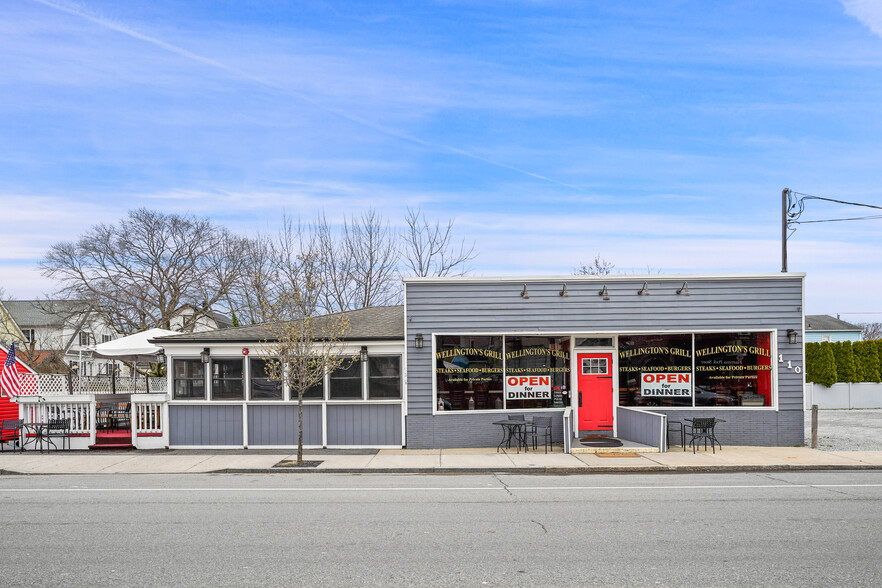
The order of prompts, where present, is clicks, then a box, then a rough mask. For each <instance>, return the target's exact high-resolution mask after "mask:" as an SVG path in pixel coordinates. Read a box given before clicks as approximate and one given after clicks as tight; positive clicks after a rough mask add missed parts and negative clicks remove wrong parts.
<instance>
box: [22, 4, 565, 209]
mask: <svg viewBox="0 0 882 588" xmlns="http://www.w3.org/2000/svg"><path fill="white" fill-rule="evenodd" d="M31 2H35V3H37V4H42V5H43V6H46V7H48V8H52V9H54V10H58V11H59V12H64V13H66V14H70V15H73V16H76V17H79V18H82V19H84V20H87V21H89V22H92V23H95V24H97V25H98V26H101V27H104V28H107V29H110V30H113V31H116V32H118V33H122V34H123V35H127V36H129V37H132V38H134V39H138V40H139V41H144V42H145V43H150V44H151V45H154V46H156V47H159V48H160V49H165V50H166V51H169V52H171V53H174V54H176V55H180V56H181V57H184V58H186V59H190V60H192V61H196V62H198V63H201V64H203V65H207V66H209V67H213V68H216V69H220V70H223V71H225V72H227V73H229V74H231V75H234V76H238V77H240V78H244V79H247V80H249V81H251V82H254V83H255V84H260V85H262V86H265V87H267V88H272V89H273V90H276V91H278V92H282V93H286V94H289V95H292V96H296V97H297V98H299V99H300V100H302V101H304V102H307V103H309V104H311V105H312V106H314V107H316V108H318V109H319V110H323V111H325V112H327V113H329V114H333V115H334V116H338V117H340V118H343V119H345V120H348V121H350V122H353V123H355V124H357V125H360V126H363V127H366V128H369V129H371V130H374V131H376V132H378V133H381V134H384V135H387V136H389V137H394V138H396V139H399V140H402V141H406V142H408V143H412V144H414V145H420V146H422V147H426V148H428V149H431V150H433V151H440V152H447V153H453V154H455V155H461V156H463V157H468V158H469V159H474V160H475V161H480V162H483V163H486V164H489V165H492V166H495V167H499V168H503V169H507V170H511V171H513V172H517V173H519V174H522V175H525V176H529V177H531V178H536V179H537V180H542V181H544V182H549V183H551V184H557V185H558V186H564V187H566V188H571V189H573V190H577V191H579V192H581V191H582V188H580V187H578V186H574V185H573V184H567V183H566V182H561V181H559V180H555V179H554V178H549V177H548V176H543V175H540V174H537V173H533V172H531V171H528V170H525V169H523V168H520V167H516V166H513V165H509V164H507V163H503V162H501V161H494V160H492V159H487V158H486V157H481V156H480V155H477V154H475V153H471V152H470V151H466V150H464V149H459V148H457V147H451V146H450V145H443V144H441V143H433V142H432V141H426V140H425V139H420V138H419V137H414V136H411V135H407V134H405V133H401V132H399V131H396V130H394V129H390V128H388V127H384V126H382V125H379V124H377V123H374V122H371V121H369V120H365V119H363V118H361V117H358V116H355V115H352V114H349V113H346V112H343V111H341V110H337V109H336V108H331V107H329V106H325V105H324V104H322V103H321V102H318V101H316V100H315V99H314V98H311V97H309V96H307V95H306V94H303V93H301V92H298V91H296V90H292V89H290V88H286V87H283V86H280V85H279V84H277V83H275V82H273V81H272V80H268V79H266V78H263V77H260V76H256V75H254V74H250V73H248V72H245V71H242V70H240V69H236V68H234V67H230V66H229V65H227V64H225V63H222V62H220V61H217V60H215V59H211V58H210V57H205V56H203V55H199V54H197V53H193V52H192V51H187V50H186V49H184V48H182V47H178V46H177V45H172V44H171V43H166V42H165V41H163V40H161V39H157V38H156V37H151V36H150V35H145V34H144V33H140V32H138V31H136V30H134V29H132V28H129V27H127V26H125V25H122V24H119V23H116V22H113V21H112V20H109V19H106V18H102V17H99V16H95V15H94V14H89V13H88V12H85V11H84V10H83V9H82V7H80V6H77V5H69V4H59V3H56V2H52V1H51V0H31Z"/></svg>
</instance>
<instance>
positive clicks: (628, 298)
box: [405, 274, 804, 448]
mask: <svg viewBox="0 0 882 588" xmlns="http://www.w3.org/2000/svg"><path fill="white" fill-rule="evenodd" d="M644 281H645V282H647V285H648V288H649V292H650V295H649V296H639V295H638V294H637V291H638V290H639V289H640V288H641V287H642V286H643V282H644ZM683 281H684V278H682V277H669V278H668V277H662V276H660V277H659V278H649V279H645V278H637V279H634V280H629V279H622V278H621V277H615V278H612V277H611V278H609V279H604V278H603V277H601V278H591V279H585V278H577V277H562V278H560V279H552V280H537V281H527V280H517V281H494V280H487V281H483V280H466V281H457V280H448V281H442V280H439V281H412V282H406V283H405V300H406V309H407V316H406V318H405V324H406V328H407V333H406V344H407V346H408V350H407V400H408V417H407V418H408V422H407V428H408V430H407V443H408V447H414V448H419V447H446V446H451V447H454V446H456V445H444V444H439V442H438V441H437V439H436V441H434V442H433V441H432V440H431V436H433V435H434V436H437V435H438V429H437V425H433V426H430V427H427V426H426V422H425V421H426V419H423V418H416V417H417V416H420V417H422V416H424V415H429V416H430V419H429V420H432V419H431V414H432V408H433V406H432V405H433V402H432V380H433V377H434V361H433V358H432V340H431V334H432V333H435V334H439V333H452V334H453V333H469V332H475V333H499V334H503V333H509V334H513V333H517V332H536V331H542V332H548V333H559V334H562V335H566V334H571V333H573V334H576V333H597V332H607V333H618V334H624V333H630V332H660V331H666V332H692V331H703V330H706V331H734V330H756V329H768V330H771V329H778V341H777V343H778V353H779V354H781V355H782V356H783V359H784V363H775V365H777V366H778V372H777V376H778V408H779V412H776V411H768V410H767V411H729V412H728V413H727V414H731V415H732V416H731V418H732V420H733V421H738V424H737V425H734V424H733V430H735V429H737V430H739V431H742V432H744V433H745V434H748V433H751V432H752V431H754V428H755V427H754V424H756V425H757V427H759V428H762V429H763V432H762V433H761V434H759V433H758V434H757V435H755V436H754V437H752V439H744V440H742V441H743V442H745V443H746V444H756V445H759V444H763V443H758V442H752V440H755V439H760V438H762V439H764V440H766V441H768V440H769V439H771V438H774V440H775V441H774V442H772V443H771V444H775V445H778V444H793V443H801V442H802V437H803V436H802V433H801V428H800V429H799V432H798V434H797V429H796V428H794V427H792V426H791V423H790V421H791V420H793V421H794V422H795V419H796V418H797V417H796V415H795V414H794V416H793V418H792V419H791V418H790V417H789V416H788V417H786V418H785V417H782V418H783V421H784V422H783V424H781V425H780V426H778V425H777V424H776V419H778V416H776V415H778V414H779V413H784V412H785V411H790V412H793V413H797V412H798V418H799V419H801V418H802V395H803V392H802V382H803V377H802V374H797V373H796V372H795V370H792V369H787V368H786V365H787V362H788V361H792V363H793V365H794V366H799V367H800V368H802V367H803V366H804V361H803V333H802V320H803V319H802V317H803V309H802V296H803V280H802V276H801V275H787V274H782V275H777V274H770V275H768V276H761V277H754V276H751V277H736V278H713V277H702V278H700V279H696V278H689V279H688V283H689V284H688V286H689V292H690V296H688V297H685V296H680V295H678V294H676V291H677V289H679V288H680V287H681V286H682V284H683ZM525 283H526V285H527V291H528V292H529V295H530V298H529V299H524V298H522V297H521V296H520V292H521V290H522V289H523V286H524V284H525ZM564 283H566V284H567V290H568V291H569V297H567V298H563V297H561V296H560V295H559V292H560V290H561V288H562V287H563V284H564ZM604 285H605V286H606V287H607V290H608V292H609V296H610V300H607V301H604V300H602V298H601V297H600V296H599V295H598V292H599V291H600V289H601V288H602V287H603V286H604ZM788 329H794V330H796V331H797V332H798V333H799V340H798V342H797V343H796V344H795V345H791V344H790V343H789V342H788V340H787V335H786V333H787V330H788ZM415 333H423V336H424V337H425V338H426V345H425V347H424V348H423V349H416V348H415V347H414V346H413V336H414V334H415ZM775 359H777V358H775ZM660 412H661V411H660ZM723 412H725V411H714V412H712V413H709V414H710V415H711V416H721V414H722V413H723ZM672 414H682V413H676V412H674V413H672ZM736 415H737V416H736ZM685 416H698V413H697V412H696V411H692V412H691V413H690V415H685ZM458 417H459V418H464V417H462V416H461V415H458ZM439 418H441V419H450V420H446V421H443V422H444V423H446V424H445V427H449V426H453V425H451V424H450V423H451V422H452V420H453V419H455V418H457V417H453V416H452V415H451V416H448V415H443V416H442V415H438V416H437V417H435V419H434V420H438V419H439ZM493 418H494V419H497V418H498V415H497V416H494V417H493ZM721 418H727V417H721ZM473 419H474V415H472V416H470V417H469V419H468V420H473ZM411 422H413V425H412V424H411ZM453 428H455V429H457V430H459V427H458V426H453ZM459 433H461V434H466V432H465V431H464V430H459ZM475 435H476V436H475V437H474V442H478V441H479V440H480V439H483V437H482V436H480V435H479V434H478V433H476V434H475ZM782 435H783V436H782ZM782 439H784V440H785V441H784V442H783V443H781V442H780V441H781V440H782ZM459 442H465V443H468V440H465V441H459ZM766 444H768V443H766Z"/></svg>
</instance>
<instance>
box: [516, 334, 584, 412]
mask: <svg viewBox="0 0 882 588" xmlns="http://www.w3.org/2000/svg"><path fill="white" fill-rule="evenodd" d="M569 391H570V338H569V337H533V336H506V337H505V407H506V408H562V407H563V406H567V405H569Z"/></svg>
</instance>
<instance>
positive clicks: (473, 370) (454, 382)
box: [435, 335, 504, 410]
mask: <svg viewBox="0 0 882 588" xmlns="http://www.w3.org/2000/svg"><path fill="white" fill-rule="evenodd" d="M502 362H503V360H502V337H501V336H495V337H486V336H480V337H478V336H475V337H473V336H468V335H464V336H460V335H439V336H437V337H436V341H435V378H436V382H437V386H438V398H437V403H438V406H437V409H438V410H487V409H496V408H498V409H502V408H503V406H504V400H503V398H502V391H503V382H502V375H503V374H502V369H503V368H502Z"/></svg>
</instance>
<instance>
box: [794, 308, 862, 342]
mask: <svg viewBox="0 0 882 588" xmlns="http://www.w3.org/2000/svg"><path fill="white" fill-rule="evenodd" d="M862 333H863V329H861V328H860V327H859V326H857V325H853V324H851V323H847V322H845V321H843V320H840V319H839V318H838V317H837V318H833V317H832V316H830V315H828V314H807V315H805V342H806V343H824V342H827V343H837V342H839V341H861V340H862V339H863V334H862Z"/></svg>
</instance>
